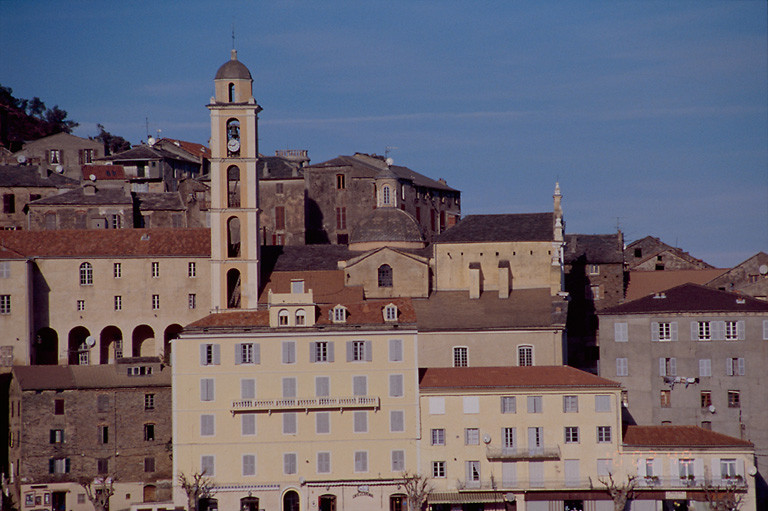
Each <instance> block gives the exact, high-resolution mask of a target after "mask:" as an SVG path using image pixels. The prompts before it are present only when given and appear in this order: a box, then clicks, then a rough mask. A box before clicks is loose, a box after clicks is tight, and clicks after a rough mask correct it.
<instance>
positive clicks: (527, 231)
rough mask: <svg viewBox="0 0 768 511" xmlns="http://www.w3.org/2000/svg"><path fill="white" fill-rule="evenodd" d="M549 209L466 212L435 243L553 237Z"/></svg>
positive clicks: (525, 239)
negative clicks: (539, 211) (504, 212)
mask: <svg viewBox="0 0 768 511" xmlns="http://www.w3.org/2000/svg"><path fill="white" fill-rule="evenodd" d="M553 226H554V214H553V213H521V214H506V215H468V216H466V217H464V218H463V219H462V220H461V221H460V222H459V223H457V224H456V225H454V226H453V227H451V228H450V229H448V230H447V231H445V232H443V233H442V234H441V235H440V236H438V238H437V239H436V240H435V243H456V242H459V243H462V242H463V243H472V242H494V241H496V242H498V241H502V242H503V241H554V228H553Z"/></svg>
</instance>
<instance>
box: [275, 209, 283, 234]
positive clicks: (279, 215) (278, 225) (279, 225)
mask: <svg viewBox="0 0 768 511" xmlns="http://www.w3.org/2000/svg"><path fill="white" fill-rule="evenodd" d="M275 229H276V230H278V231H282V230H285V207H284V206H276V207H275Z"/></svg>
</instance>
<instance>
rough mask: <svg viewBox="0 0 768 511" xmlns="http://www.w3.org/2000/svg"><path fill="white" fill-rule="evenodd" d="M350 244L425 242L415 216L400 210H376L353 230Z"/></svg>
mask: <svg viewBox="0 0 768 511" xmlns="http://www.w3.org/2000/svg"><path fill="white" fill-rule="evenodd" d="M349 241H350V243H363V242H369V241H392V242H395V241H399V242H402V241H407V242H421V243H423V242H424V235H423V234H422V232H421V227H420V226H419V223H418V222H417V221H416V219H415V218H413V216H411V215H410V214H409V213H406V212H405V211H403V210H401V209H398V208H376V209H374V210H373V211H372V212H371V214H369V215H368V216H367V217H365V218H363V219H362V220H361V221H360V222H359V223H358V224H357V225H356V226H355V228H354V229H353V230H352V233H351V234H350V240H349Z"/></svg>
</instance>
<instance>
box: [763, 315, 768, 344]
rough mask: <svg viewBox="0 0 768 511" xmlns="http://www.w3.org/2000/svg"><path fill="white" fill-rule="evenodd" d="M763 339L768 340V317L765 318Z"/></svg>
mask: <svg viewBox="0 0 768 511" xmlns="http://www.w3.org/2000/svg"><path fill="white" fill-rule="evenodd" d="M763 340H764V341H768V319H764V320H763Z"/></svg>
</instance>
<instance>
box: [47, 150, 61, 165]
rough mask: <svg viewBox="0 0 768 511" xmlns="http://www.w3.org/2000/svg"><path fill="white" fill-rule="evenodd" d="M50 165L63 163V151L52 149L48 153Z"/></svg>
mask: <svg viewBox="0 0 768 511" xmlns="http://www.w3.org/2000/svg"><path fill="white" fill-rule="evenodd" d="M48 163H61V150H60V149H51V150H50V151H49V152H48Z"/></svg>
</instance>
